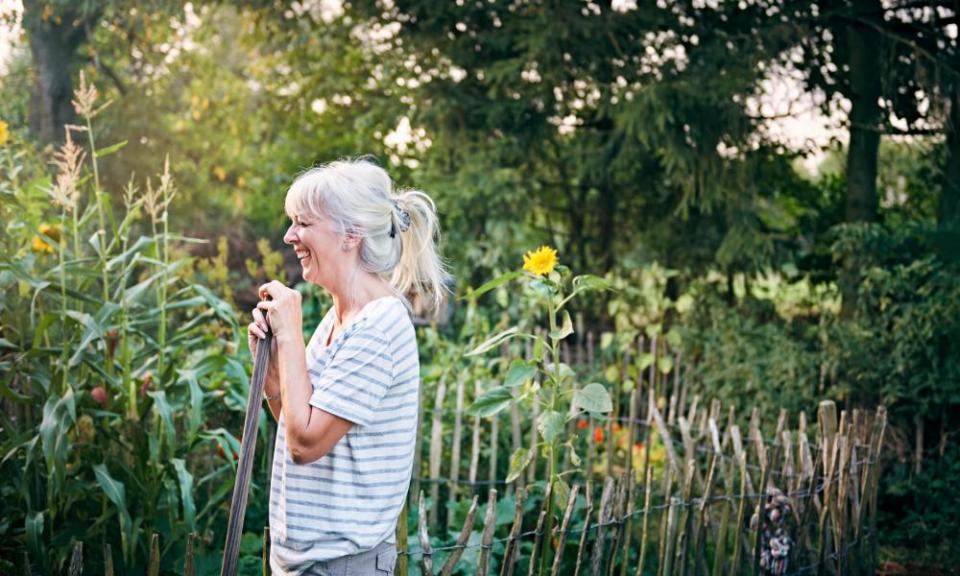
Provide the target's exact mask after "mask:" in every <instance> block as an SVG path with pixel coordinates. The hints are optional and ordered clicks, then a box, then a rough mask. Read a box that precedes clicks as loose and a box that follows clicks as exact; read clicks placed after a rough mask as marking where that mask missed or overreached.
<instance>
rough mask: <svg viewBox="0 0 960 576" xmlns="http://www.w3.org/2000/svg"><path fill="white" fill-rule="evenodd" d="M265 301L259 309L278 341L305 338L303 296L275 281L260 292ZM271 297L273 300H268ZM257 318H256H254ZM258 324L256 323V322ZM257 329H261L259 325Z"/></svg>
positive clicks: (268, 283)
mask: <svg viewBox="0 0 960 576" xmlns="http://www.w3.org/2000/svg"><path fill="white" fill-rule="evenodd" d="M258 292H259V294H260V298H263V299H264V300H263V301H261V302H259V303H258V304H257V309H258V310H259V311H261V313H262V314H263V316H265V319H266V323H267V324H268V325H269V327H270V328H271V329H272V330H273V335H274V339H275V340H276V341H281V340H287V339H290V338H303V310H302V309H301V296H300V293H299V292H297V291H296V290H291V289H290V288H287V287H286V286H284V285H283V284H282V283H280V282H278V281H276V280H274V281H272V282H267V283H266V284H264V285H263V286H261V287H260V290H259V291H258ZM267 296H269V297H270V298H271V299H270V300H266V297H267ZM254 318H256V316H255V317H254ZM254 324H256V321H254ZM257 329H260V327H259V325H258V326H257Z"/></svg>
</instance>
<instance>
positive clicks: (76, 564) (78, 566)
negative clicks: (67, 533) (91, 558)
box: [67, 542, 83, 576]
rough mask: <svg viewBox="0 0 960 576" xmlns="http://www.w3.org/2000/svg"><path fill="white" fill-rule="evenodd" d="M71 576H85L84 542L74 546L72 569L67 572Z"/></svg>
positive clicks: (71, 557) (71, 556)
mask: <svg viewBox="0 0 960 576" xmlns="http://www.w3.org/2000/svg"><path fill="white" fill-rule="evenodd" d="M67 574H68V575H69V576H82V575H83V542H77V543H76V544H74V545H73V553H72V554H71V555H70V568H69V569H68V570H67Z"/></svg>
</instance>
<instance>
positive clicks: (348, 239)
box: [340, 232, 363, 252]
mask: <svg viewBox="0 0 960 576" xmlns="http://www.w3.org/2000/svg"><path fill="white" fill-rule="evenodd" d="M361 240H363V236H362V235H360V234H358V233H356V232H347V233H346V234H344V235H343V240H342V241H341V242H340V249H341V250H343V251H344V252H349V251H350V250H353V249H354V248H359V246H360V241H361Z"/></svg>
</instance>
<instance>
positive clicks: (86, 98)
mask: <svg viewBox="0 0 960 576" xmlns="http://www.w3.org/2000/svg"><path fill="white" fill-rule="evenodd" d="M73 95H74V97H75V98H76V99H75V100H71V103H72V104H73V108H74V110H76V111H77V114H79V115H80V116H83V117H84V118H86V119H87V120H90V119H92V118H95V117H96V116H97V114H100V113H101V112H103V111H104V110H105V109H106V108H107V106H109V105H110V104H112V103H113V101H112V100H107V101H106V102H104V104H103V106H101V107H99V108H94V106H96V104H97V98H99V97H100V93H99V92H98V91H97V87H96V86H94V85H93V84H87V79H86V77H85V76H84V75H83V72H82V71H81V72H80V86H79V87H78V88H77V89H76V90H74V91H73Z"/></svg>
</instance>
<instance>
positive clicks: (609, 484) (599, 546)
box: [590, 476, 614, 576]
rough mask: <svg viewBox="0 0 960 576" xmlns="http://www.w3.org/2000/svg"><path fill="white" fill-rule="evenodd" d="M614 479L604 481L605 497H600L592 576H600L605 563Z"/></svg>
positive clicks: (608, 478) (607, 478)
mask: <svg viewBox="0 0 960 576" xmlns="http://www.w3.org/2000/svg"><path fill="white" fill-rule="evenodd" d="M613 489H614V482H613V478H611V477H609V476H607V477H606V479H605V480H604V481H603V495H602V496H601V497H600V510H598V511H597V539H596V540H595V541H594V543H593V557H592V558H591V563H590V576H600V565H601V563H602V562H603V556H604V553H603V550H604V541H603V540H604V538H603V537H604V528H605V524H606V523H607V522H608V521H609V520H610V511H611V505H612V503H613Z"/></svg>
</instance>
